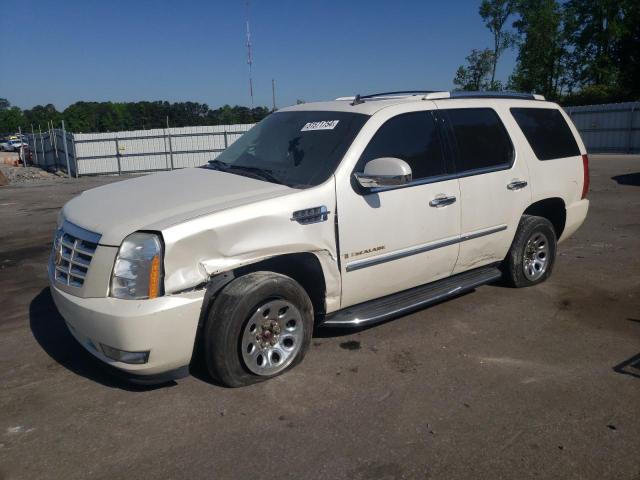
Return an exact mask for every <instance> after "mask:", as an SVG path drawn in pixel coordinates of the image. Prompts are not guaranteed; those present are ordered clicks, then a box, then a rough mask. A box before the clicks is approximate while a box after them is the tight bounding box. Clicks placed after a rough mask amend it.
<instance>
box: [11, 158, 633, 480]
mask: <svg viewBox="0 0 640 480" xmlns="http://www.w3.org/2000/svg"><path fill="white" fill-rule="evenodd" d="M115 180H117V179H116V178H84V179H79V180H67V179H62V180H60V179H57V180H56V182H55V183H51V182H47V181H46V180H42V181H39V182H37V183H35V184H31V185H29V186H28V187H26V186H10V187H2V188H0V225H2V229H0V292H2V293H0V312H2V315H1V317H0V479H3V480H4V479H18V478H23V479H35V478H65V479H74V478H93V479H102V478H104V479H107V478H108V479H115V478H216V479H218V478H253V477H255V476H256V475H258V476H260V477H261V478H293V479H307V478H309V479H311V478H328V479H342V478H345V479H395V478H445V479H455V478H464V479H482V478H486V479H499V478H505V479H513V478H517V479H519V480H520V479H528V478H561V479H569V478H576V479H578V478H580V479H586V478H588V479H599V480H600V479H608V478H611V479H629V480H631V479H640V455H639V452H640V415H639V414H638V412H639V407H640V365H639V364H640V255H639V253H638V252H639V251H640V157H638V156H635V157H632V156H615V157H614V156H592V192H591V194H590V198H591V200H592V207H591V210H590V213H589V217H588V219H587V222H586V224H585V225H584V226H583V228H582V229H581V230H580V231H579V232H578V233H577V234H576V235H575V237H574V238H572V239H570V240H569V241H567V242H566V243H564V244H562V245H561V247H560V256H559V258H558V262H557V264H556V269H555V272H554V275H553V277H552V278H551V280H550V281H548V282H547V283H545V284H543V285H540V286H538V287H535V288H530V289H521V290H514V289H508V288H502V287H499V286H486V287H482V288H479V289H478V290H477V291H475V292H473V293H471V294H468V295H465V296H463V297H461V298H457V299H454V300H451V301H448V302H444V303H441V304H439V305H437V306H435V307H432V308H429V309H427V310H423V311H420V312H417V313H414V314H412V315H408V316H405V317H403V318H399V319H397V320H395V321H392V322H388V323H385V324H383V325H379V326H377V327H375V328H370V329H367V330H364V331H360V332H350V333H347V334H345V333H343V332H336V331H329V332H325V333H323V334H322V335H321V336H319V337H317V338H315V339H314V341H313V344H312V348H311V351H310V352H309V354H308V355H307V358H306V359H305V361H304V362H303V364H302V365H300V366H299V367H298V368H297V369H295V370H294V371H292V372H290V373H289V374H287V375H284V376H282V377H279V378H277V379H275V380H271V381H268V382H265V383H262V384H260V385H255V386H252V387H249V388H244V389H236V390H230V389H224V388H221V387H218V386H215V385H213V384H211V383H209V382H208V381H207V380H206V378H205V377H203V376H201V375H197V376H191V377H189V378H186V379H184V380H180V381H178V382H177V383H175V384H173V385H170V386H165V387H162V388H155V389H135V388H131V387H129V386H127V385H126V384H123V383H119V382H118V381H115V380H113V379H112V378H111V377H109V376H107V375H106V374H104V373H103V372H102V370H100V368H99V367H98V366H97V365H96V362H95V361H94V360H93V359H92V357H90V355H89V354H87V353H85V352H84V351H83V350H82V349H81V347H79V346H78V345H77V344H76V343H75V341H74V340H73V339H72V338H71V336H70V335H69V334H68V333H67V332H66V330H65V328H64V325H63V322H62V320H61V318H60V316H59V315H58V314H57V313H56V310H55V308H54V306H53V304H52V301H51V297H50V294H49V291H48V288H47V279H46V273H45V262H46V258H47V255H48V252H49V245H50V240H51V236H52V233H53V229H54V224H55V218H56V214H57V211H58V209H59V207H60V206H61V205H62V204H63V203H64V202H65V201H66V200H67V199H69V198H70V197H72V196H73V195H75V194H76V193H78V192H80V191H82V190H85V189H87V188H90V187H93V186H95V185H99V184H103V183H105V182H110V181H115ZM634 362H635V364H636V365H635V367H634Z"/></svg>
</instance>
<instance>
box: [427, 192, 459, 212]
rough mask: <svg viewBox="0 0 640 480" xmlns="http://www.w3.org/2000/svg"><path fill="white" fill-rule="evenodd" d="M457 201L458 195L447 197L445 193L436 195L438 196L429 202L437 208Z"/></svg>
mask: <svg viewBox="0 0 640 480" xmlns="http://www.w3.org/2000/svg"><path fill="white" fill-rule="evenodd" d="M455 201H456V197H453V196H452V197H447V196H446V195H444V194H442V193H441V194H440V195H438V196H436V198H434V199H433V200H431V201H430V202H429V206H430V207H436V208H440V207H446V206H447V205H451V204H452V203H455Z"/></svg>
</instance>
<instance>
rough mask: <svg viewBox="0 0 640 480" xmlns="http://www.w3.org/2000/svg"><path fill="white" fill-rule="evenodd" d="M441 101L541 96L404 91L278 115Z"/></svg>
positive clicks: (369, 109)
mask: <svg viewBox="0 0 640 480" xmlns="http://www.w3.org/2000/svg"><path fill="white" fill-rule="evenodd" d="M445 99H456V100H464V99H487V100H489V99H491V100H525V101H544V100H545V99H544V97H543V96H541V95H535V94H531V93H517V92H435V91H408V92H390V93H379V94H373V95H366V96H360V95H356V96H355V97H341V98H338V99H336V100H333V101H327V102H312V103H301V104H298V105H292V106H290V107H285V108H282V109H280V110H279V111H280V112H292V111H294V112H295V111H334V112H351V113H360V114H364V115H373V114H374V113H376V112H377V111H379V110H381V109H383V108H385V107H390V106H392V105H399V104H403V103H413V102H421V101H424V100H445Z"/></svg>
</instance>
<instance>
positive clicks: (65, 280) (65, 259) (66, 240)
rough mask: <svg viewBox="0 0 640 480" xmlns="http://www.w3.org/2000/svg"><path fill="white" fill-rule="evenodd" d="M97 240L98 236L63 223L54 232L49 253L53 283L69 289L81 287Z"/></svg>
mask: <svg viewBox="0 0 640 480" xmlns="http://www.w3.org/2000/svg"><path fill="white" fill-rule="evenodd" d="M99 240H100V235H99V234H97V233H93V232H90V231H88V230H84V229H83V228H80V227H78V226H76V225H73V224H72V223H69V222H64V224H63V226H62V228H61V229H59V230H58V231H56V236H55V239H54V241H53V251H52V252H51V261H52V267H53V276H54V279H55V281H56V282H58V283H61V284H63V285H68V286H71V287H82V286H83V285H84V280H85V278H86V276H87V272H88V271H89V266H90V265H91V260H92V259H93V255H94V253H95V251H96V248H98V241H99Z"/></svg>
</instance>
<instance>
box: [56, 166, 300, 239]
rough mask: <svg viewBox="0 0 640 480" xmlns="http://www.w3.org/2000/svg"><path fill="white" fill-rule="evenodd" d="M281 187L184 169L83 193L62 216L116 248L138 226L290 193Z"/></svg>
mask: <svg viewBox="0 0 640 480" xmlns="http://www.w3.org/2000/svg"><path fill="white" fill-rule="evenodd" d="M293 191H295V190H293V189H292V188H290V187H287V186H285V185H278V184H275V183H269V182H264V181H261V180H256V179H253V178H248V177H243V176H240V175H234V174H232V173H225V172H221V171H218V170H212V169H207V168H186V169H183V170H174V171H172V172H162V173H156V174H153V175H146V176H143V177H138V178H133V179H129V180H124V181H121V182H116V183H112V184H109V185H104V186H102V187H98V188H94V189H91V190H87V191H86V192H83V193H82V194H80V195H79V196H77V197H75V198H74V199H72V200H71V201H69V202H68V203H67V204H66V205H65V206H64V209H63V215H64V217H65V219H66V220H68V221H70V222H71V223H74V224H76V225H78V226H79V227H83V228H86V229H87V230H91V231H93V232H96V233H100V234H101V235H102V238H101V239H100V244H101V245H113V246H119V245H120V243H121V242H122V240H123V239H124V238H125V237H126V236H127V235H129V234H131V233H133V232H135V231H137V230H160V229H161V227H166V226H169V225H175V224H177V223H180V222H183V221H185V220H189V219H191V218H194V217H198V216H201V215H204V214H207V213H213V212H216V211H219V210H225V209H228V208H232V207H237V206H240V205H245V204H247V203H253V202H257V201H260V200H266V199H269V198H273V197H277V196H280V195H285V194H287V193H291V192H293Z"/></svg>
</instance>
